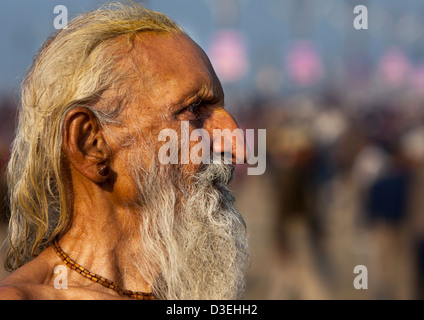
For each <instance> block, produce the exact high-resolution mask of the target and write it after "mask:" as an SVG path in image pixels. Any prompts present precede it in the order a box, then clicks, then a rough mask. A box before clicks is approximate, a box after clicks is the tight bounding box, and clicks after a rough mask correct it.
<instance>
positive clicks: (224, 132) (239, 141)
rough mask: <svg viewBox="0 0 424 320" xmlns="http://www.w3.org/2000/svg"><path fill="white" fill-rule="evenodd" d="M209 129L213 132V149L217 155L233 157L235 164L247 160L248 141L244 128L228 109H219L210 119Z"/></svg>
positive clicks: (225, 157)
mask: <svg viewBox="0 0 424 320" xmlns="http://www.w3.org/2000/svg"><path fill="white" fill-rule="evenodd" d="M208 122H209V125H208V127H209V128H208V131H209V133H210V134H211V137H212V139H211V149H212V152H213V154H214V155H215V156H217V155H219V154H220V155H221V156H224V159H228V158H230V157H231V162H232V163H233V164H236V163H238V164H241V163H245V162H246V158H247V156H246V151H247V150H246V141H245V138H244V133H243V130H241V129H240V128H239V126H238V124H237V122H236V120H235V119H234V118H233V117H232V116H231V114H230V113H228V111H226V110H224V109H218V110H215V111H214V112H213V115H212V117H211V118H210V119H209V121H208Z"/></svg>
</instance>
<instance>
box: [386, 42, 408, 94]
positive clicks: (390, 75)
mask: <svg viewBox="0 0 424 320" xmlns="http://www.w3.org/2000/svg"><path fill="white" fill-rule="evenodd" d="M378 69H379V73H380V76H381V78H382V81H383V82H384V83H385V84H387V85H389V86H391V87H399V86H401V85H403V84H404V83H405V81H406V80H407V79H408V76H409V73H410V71H411V69H412V68H411V64H410V62H409V60H408V58H407V57H406V55H405V54H404V53H403V51H402V50H401V49H400V48H397V47H393V48H390V49H389V50H388V51H387V52H386V53H385V54H384V55H383V57H382V58H381V60H380V62H379V67H378Z"/></svg>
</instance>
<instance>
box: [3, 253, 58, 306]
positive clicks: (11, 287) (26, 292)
mask: <svg viewBox="0 0 424 320" xmlns="http://www.w3.org/2000/svg"><path fill="white" fill-rule="evenodd" d="M48 260H49V259H46V257H45V254H43V253H42V254H41V255H40V256H38V257H37V258H35V259H34V260H32V261H30V262H28V263H26V264H25V265H23V266H22V267H20V268H18V269H17V270H15V271H13V272H12V273H11V274H9V275H8V276H7V277H6V278H5V279H3V281H1V282H0V300H26V299H33V298H34V296H35V295H37V291H38V290H37V289H36V288H39V287H40V285H43V284H45V283H46V282H48V281H49V278H50V277H51V275H52V272H50V269H51V263H49V261H48ZM49 275H50V276H49Z"/></svg>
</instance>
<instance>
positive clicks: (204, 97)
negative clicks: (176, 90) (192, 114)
mask: <svg viewBox="0 0 424 320" xmlns="http://www.w3.org/2000/svg"><path fill="white" fill-rule="evenodd" d="M221 100H222V103H224V95H223V93H222V95H221V94H218V92H214V91H213V90H209V89H206V90H205V89H203V88H202V89H200V90H196V91H195V92H194V93H193V92H192V93H189V94H187V95H185V96H183V97H182V98H181V99H179V102H177V103H175V104H173V105H171V106H170V107H169V110H170V111H171V112H172V113H177V112H179V111H180V110H181V109H183V108H186V107H188V106H190V105H191V104H193V103H196V102H199V101H201V102H202V104H216V103H218V102H220V101H221Z"/></svg>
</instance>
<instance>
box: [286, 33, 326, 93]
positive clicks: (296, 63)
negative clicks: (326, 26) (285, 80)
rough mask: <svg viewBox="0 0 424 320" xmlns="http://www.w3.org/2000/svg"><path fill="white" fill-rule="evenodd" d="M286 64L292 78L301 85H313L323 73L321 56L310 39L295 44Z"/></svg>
mask: <svg viewBox="0 0 424 320" xmlns="http://www.w3.org/2000/svg"><path fill="white" fill-rule="evenodd" d="M286 66H287V67H286V68H287V72H288V75H289V77H290V79H291V80H292V81H293V82H294V83H295V84H296V85H299V86H310V85H313V84H315V83H317V82H318V81H319V80H320V79H321V78H322V75H323V66H322V62H321V58H320V56H319V54H318V52H317V51H316V50H315V48H314V47H313V45H312V44H311V43H310V42H308V41H299V42H297V43H295V44H294V45H293V47H292V48H291V50H290V52H289V53H288V55H287V59H286Z"/></svg>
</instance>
